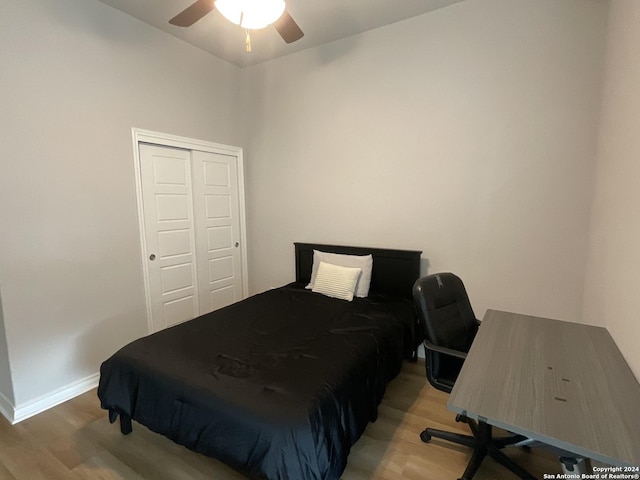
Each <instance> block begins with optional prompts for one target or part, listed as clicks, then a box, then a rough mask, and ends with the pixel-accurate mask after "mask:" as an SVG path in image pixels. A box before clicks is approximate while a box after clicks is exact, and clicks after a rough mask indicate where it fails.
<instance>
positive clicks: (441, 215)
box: [245, 0, 607, 321]
mask: <svg viewBox="0 0 640 480" xmlns="http://www.w3.org/2000/svg"><path fill="white" fill-rule="evenodd" d="M606 12H607V6H606V3H603V2H599V1H591V0H588V1H585V0H563V1H561V2H560V1H557V0H536V1H531V0H473V1H467V2H462V3H458V4H455V5H453V6H451V7H448V8H444V9H441V10H438V11H435V12H432V13H429V14H426V15H423V16H420V17H416V18H413V19H410V20H408V21H404V22H400V23H397V24H394V25H390V26H388V27H385V28H381V29H377V30H374V31H371V32H367V33H365V34H362V35H358V36H355V37H351V38H347V39H344V40H340V41H337V42H334V43H332V44H328V45H325V46H323V47H319V48H315V49H312V50H307V51H303V52H300V53H297V54H294V55H290V56H288V57H284V58H282V59H279V60H276V61H271V62H268V63H265V64H262V65H258V66H256V67H252V68H250V69H248V70H247V71H246V73H247V75H245V81H246V82H247V84H246V91H247V92H249V93H248V97H247V99H246V100H247V102H248V108H249V109H250V111H251V117H250V118H248V119H247V120H248V121H249V122H252V123H251V124H250V125H251V128H250V130H249V131H250V135H248V139H249V142H248V144H247V145H246V150H245V152H246V154H247V158H249V159H250V160H249V162H248V172H247V192H248V206H249V207H248V209H249V211H248V217H249V238H250V241H249V247H250V248H249V262H250V265H251V278H250V280H251V290H252V291H253V292H257V291H261V290H264V289H267V288H269V287H271V286H275V285H280V284H282V283H284V282H288V281H291V280H292V278H293V247H292V242H294V241H312V242H328V243H331V242H336V243H342V244H355V245H370V246H371V245H373V246H384V247H394V248H409V249H421V250H423V252H424V253H423V257H424V258H426V259H427V262H428V271H429V272H437V271H453V272H457V273H458V274H459V275H461V277H462V278H463V279H464V281H465V283H466V285H467V288H468V290H469V293H470V296H471V300H472V303H473V305H474V308H475V311H476V315H477V316H479V317H480V318H481V317H482V316H483V314H484V311H485V309H486V308H500V309H505V310H512V311H521V312H526V313H530V314H538V315H543V316H551V317H556V318H563V319H568V320H574V321H576V320H579V319H580V316H581V310H582V293H583V280H584V268H585V258H586V254H587V234H588V228H589V206H590V201H591V193H592V187H593V182H594V178H593V175H594V169H595V138H596V131H597V124H598V108H599V103H600V102H599V98H600V89H601V69H602V61H603V54H604V53H603V52H604V39H605V31H606ZM425 267H427V265H425ZM425 272H426V270H425Z"/></svg>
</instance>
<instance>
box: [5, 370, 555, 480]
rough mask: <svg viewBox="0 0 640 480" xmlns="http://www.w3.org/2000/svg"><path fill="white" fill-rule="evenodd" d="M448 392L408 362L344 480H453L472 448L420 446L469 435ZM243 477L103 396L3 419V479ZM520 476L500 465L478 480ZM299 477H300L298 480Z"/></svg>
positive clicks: (536, 458) (528, 464) (545, 462)
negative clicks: (127, 428)
mask: <svg viewBox="0 0 640 480" xmlns="http://www.w3.org/2000/svg"><path fill="white" fill-rule="evenodd" d="M447 397H448V396H447V394H445V393H443V392H439V391H437V390H435V389H434V388H432V387H430V386H429V385H428V384H427V382H426V379H425V376H424V364H422V363H421V362H420V363H418V364H411V363H406V364H405V366H404V368H403V371H402V372H401V373H400V375H399V376H398V377H397V378H396V379H395V380H394V381H393V382H391V384H389V386H388V388H387V393H386V395H385V398H384V399H383V401H382V404H381V405H380V407H379V417H378V420H377V421H376V422H375V423H371V424H369V426H368V428H367V430H366V431H365V432H364V434H363V436H362V437H361V439H360V440H359V441H358V442H357V443H356V445H354V447H353V448H352V451H351V454H350V456H349V464H348V466H347V469H346V471H345V472H344V475H343V479H344V480H361V479H380V480H397V479H429V480H440V479H442V480H453V479H457V478H459V476H460V475H461V474H462V472H463V471H464V468H465V466H466V464H467V461H468V460H469V457H470V452H469V450H468V449H467V448H465V447H461V446H457V445H452V444H449V443H447V442H441V441H439V440H433V441H432V442H431V443H429V444H425V443H423V442H421V441H420V438H419V434H420V432H421V431H422V430H423V429H424V428H425V427H426V426H433V427H435V428H443V429H447V430H459V431H461V432H463V433H465V432H468V430H467V427H466V425H461V424H456V422H455V420H454V418H455V415H453V414H452V413H451V412H449V411H448V410H447V409H446V402H447ZM508 452H509V455H510V456H511V457H512V458H514V459H516V461H518V462H519V463H520V464H521V465H523V466H524V467H525V468H527V469H528V470H529V471H530V472H531V473H532V474H533V475H535V476H536V477H538V478H540V479H542V478H543V474H544V473H560V472H561V468H560V464H559V463H558V461H557V459H556V458H555V457H554V456H553V455H552V454H550V453H549V452H546V451H544V450H542V449H537V448H534V449H532V450H531V451H529V452H526V451H524V450H523V449H515V448H512V449H510V450H508ZM242 478H244V477H243V476H242V475H240V474H238V473H237V472H235V471H233V470H231V469H230V468H228V467H226V466H225V465H223V464H222V463H220V462H218V461H216V460H214V459H211V458H208V457H205V456H203V455H199V454H196V453H194V452H191V451H189V450H187V449H186V448H183V447H181V446H179V445H176V444H175V443H173V442H171V441H170V440H168V439H166V438H165V437H163V436H161V435H158V434H155V433H153V432H151V431H149V430H147V429H146V428H145V427H143V426H141V425H139V424H137V423H135V422H134V425H133V433H132V434H131V435H128V436H123V435H121V434H120V430H119V427H118V424H114V425H111V424H110V423H109V421H108V419H107V413H106V412H105V411H104V410H101V409H100V405H99V402H98V398H97V396H96V393H95V391H91V392H88V393H86V394H84V395H81V396H79V397H77V398H75V399H73V400H70V401H68V402H66V403H64V404H62V405H59V406H57V407H55V408H53V409H51V410H48V411H46V412H44V413H41V414H40V415H37V416H35V417H32V418H30V419H28V420H25V421H23V422H21V423H19V424H17V425H14V426H11V425H10V424H9V423H8V422H7V421H6V420H5V419H4V418H2V417H0V479H1V480H44V479H47V480H57V479H61V480H80V479H82V480H115V479H124V480H201V479H202V480H204V479H208V480H211V479H216V480H232V479H242ZM514 478H516V477H515V476H514V475H512V474H511V473H510V472H508V471H507V470H505V469H504V468H503V467H501V466H500V465H498V464H496V463H495V462H494V461H493V460H491V459H487V460H485V461H484V463H483V465H482V467H481V470H480V471H479V472H478V474H477V475H476V477H475V479H476V480H510V479H514ZM294 480H295V479H294Z"/></svg>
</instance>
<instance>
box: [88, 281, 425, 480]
mask: <svg viewBox="0 0 640 480" xmlns="http://www.w3.org/2000/svg"><path fill="white" fill-rule="evenodd" d="M414 322H415V313H414V307H413V305H412V304H411V302H409V301H408V300H406V299H397V298H390V297H385V296H376V295H373V296H371V297H369V298H365V299H361V298H356V299H354V300H353V301H352V302H346V301H344V300H337V299H333V298H329V297H325V296H323V295H320V294H317V293H313V292H311V291H309V290H305V288H304V287H303V286H302V285H300V284H291V285H288V286H285V287H281V288H277V289H273V290H269V291H267V292H264V293H262V294H258V295H255V296H253V297H250V298H248V299H246V300H243V301H241V302H239V303H236V304H234V305H231V306H229V307H226V308H224V309H221V310H218V311H215V312H212V313H210V314H207V315H203V316H201V317H198V318H196V319H194V320H191V321H188V322H186V323H183V324H180V325H177V326H175V327H172V328H169V329H167V330H163V331H161V332H158V333H155V334H153V335H150V336H147V337H144V338H141V339H139V340H136V341H134V342H132V343H131V344H129V345H127V346H125V347H124V348H122V349H121V350H120V351H118V352H117V353H115V354H114V355H113V356H112V357H111V358H109V359H108V360H107V361H105V362H104V363H103V364H102V366H101V369H100V374H101V376H100V384H99V387H98V396H99V398H100V401H101V405H102V407H103V408H105V409H108V410H109V411H110V412H111V413H112V417H114V416H115V415H114V414H115V413H117V414H120V415H125V416H128V417H130V418H132V419H133V420H135V421H137V422H139V423H141V424H143V425H145V426H147V427H148V428H150V429H151V430H153V431H155V432H157V433H160V434H162V435H165V436H167V437H168V438H170V439H172V440H174V441H175V442H177V443H179V444H182V445H184V446H186V447H188V448H190V449H192V450H194V451H197V452H201V453H203V454H206V455H209V456H212V457H215V458H217V459H219V460H221V461H223V462H225V463H227V464H228V465H230V466H232V467H234V468H236V469H237V470H239V471H241V472H243V473H244V474H246V475H247V476H249V477H251V478H269V479H300V480H303V479H338V478H340V475H341V474H342V472H343V471H344V468H345V466H346V461H347V456H348V454H349V450H350V448H351V446H352V445H353V444H354V443H355V442H356V440H357V439H358V438H359V437H360V435H361V434H362V432H363V431H364V429H365V427H366V425H367V423H368V422H370V421H374V420H375V419H376V415H377V406H378V404H379V403H380V401H381V399H382V396H383V394H384V391H385V387H386V385H387V383H388V382H389V381H390V380H391V379H392V378H394V377H395V376H396V375H397V374H398V372H399V371H400V368H401V366H402V362H403V359H404V358H405V357H406V356H407V355H410V353H411V350H412V349H413V346H414V344H415V342H414V340H413V339H412V331H413V330H412V326H413V325H414Z"/></svg>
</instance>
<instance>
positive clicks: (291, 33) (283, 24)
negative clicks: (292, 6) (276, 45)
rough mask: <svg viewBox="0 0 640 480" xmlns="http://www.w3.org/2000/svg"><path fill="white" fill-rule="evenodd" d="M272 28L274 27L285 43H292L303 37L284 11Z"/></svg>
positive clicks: (296, 25)
mask: <svg viewBox="0 0 640 480" xmlns="http://www.w3.org/2000/svg"><path fill="white" fill-rule="evenodd" d="M273 26H274V27H276V30H277V31H278V33H279V34H280V36H281V37H282V39H283V40H284V41H285V42H287V43H293V42H295V41H296V40H300V39H301V38H302V37H304V33H303V32H302V30H300V27H299V26H298V24H297V23H296V22H295V21H294V20H293V18H291V15H289V12H287V11H286V10H285V12H284V13H283V14H282V16H281V17H280V18H279V19H278V20H276V23H274V24H273Z"/></svg>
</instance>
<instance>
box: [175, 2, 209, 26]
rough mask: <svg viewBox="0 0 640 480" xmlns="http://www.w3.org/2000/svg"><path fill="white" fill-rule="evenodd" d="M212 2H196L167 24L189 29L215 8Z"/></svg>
mask: <svg viewBox="0 0 640 480" xmlns="http://www.w3.org/2000/svg"><path fill="white" fill-rule="evenodd" d="M213 2H214V0H197V1H196V2H195V3H193V4H191V5H190V6H189V7H187V8H186V9H185V10H183V11H182V12H180V13H179V14H178V15H176V16H175V17H173V18H172V19H171V20H169V23H170V24H171V25H176V26H177V27H190V26H191V25H193V24H194V23H196V22H197V21H198V20H200V19H201V18H202V17H204V16H205V15H206V14H207V13H209V12H210V11H212V10H213V9H214V8H215V7H214V5H213Z"/></svg>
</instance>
